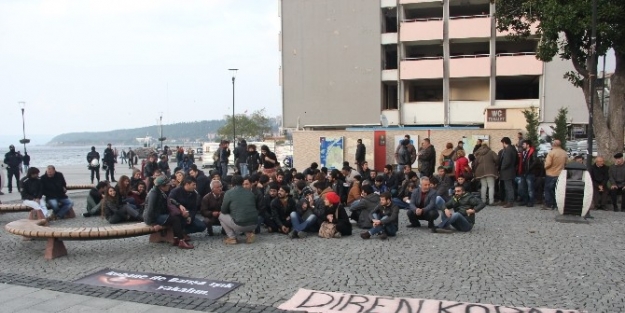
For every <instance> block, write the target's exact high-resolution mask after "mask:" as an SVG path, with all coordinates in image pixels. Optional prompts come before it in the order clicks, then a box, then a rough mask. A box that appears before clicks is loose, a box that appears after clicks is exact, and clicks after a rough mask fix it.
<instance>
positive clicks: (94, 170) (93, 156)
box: [87, 147, 100, 184]
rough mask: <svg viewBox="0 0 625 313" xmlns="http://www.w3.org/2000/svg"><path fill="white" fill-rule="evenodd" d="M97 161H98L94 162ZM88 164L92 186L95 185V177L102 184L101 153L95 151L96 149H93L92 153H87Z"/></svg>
mask: <svg viewBox="0 0 625 313" xmlns="http://www.w3.org/2000/svg"><path fill="white" fill-rule="evenodd" d="M93 160H96V161H93ZM87 163H89V165H88V167H89V170H90V171H91V184H93V177H94V176H95V178H96V179H97V180H98V183H99V182H100V153H98V152H97V151H95V147H91V151H90V152H89V153H87Z"/></svg>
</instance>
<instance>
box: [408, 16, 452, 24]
mask: <svg viewBox="0 0 625 313" xmlns="http://www.w3.org/2000/svg"><path fill="white" fill-rule="evenodd" d="M442 20H443V18H442V17H426V18H413V19H407V20H403V21H402V22H403V23H414V22H429V21H442Z"/></svg>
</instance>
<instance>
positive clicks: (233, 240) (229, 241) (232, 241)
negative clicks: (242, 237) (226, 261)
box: [224, 238, 238, 245]
mask: <svg viewBox="0 0 625 313" xmlns="http://www.w3.org/2000/svg"><path fill="white" fill-rule="evenodd" d="M237 243H238V242H237V239H236V238H226V239H224V244H227V245H236V244H237Z"/></svg>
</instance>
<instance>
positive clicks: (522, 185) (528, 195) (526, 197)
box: [516, 174, 536, 206]
mask: <svg viewBox="0 0 625 313" xmlns="http://www.w3.org/2000/svg"><path fill="white" fill-rule="evenodd" d="M516 181H517V185H518V188H519V197H521V202H522V203H525V204H526V205H528V206H534V203H536V199H535V196H534V186H535V185H536V177H535V176H534V174H526V175H523V176H518V177H517V178H516Z"/></svg>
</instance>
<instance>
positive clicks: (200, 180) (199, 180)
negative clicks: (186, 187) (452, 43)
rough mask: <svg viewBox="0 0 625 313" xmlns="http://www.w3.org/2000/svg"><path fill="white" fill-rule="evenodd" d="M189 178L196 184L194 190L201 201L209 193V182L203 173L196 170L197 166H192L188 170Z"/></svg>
mask: <svg viewBox="0 0 625 313" xmlns="http://www.w3.org/2000/svg"><path fill="white" fill-rule="evenodd" d="M189 176H191V177H193V178H194V179H195V182H196V184H197V186H196V188H195V190H197V193H198V195H200V199H203V198H204V196H206V195H207V194H208V193H209V192H210V191H211V188H210V182H211V180H210V179H209V178H208V176H206V175H205V174H204V172H203V171H201V170H200V169H198V168H197V165H195V164H193V165H191V167H190V168H189Z"/></svg>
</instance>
